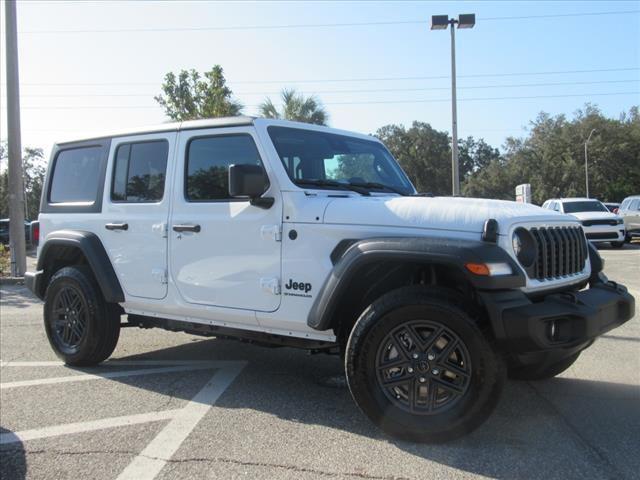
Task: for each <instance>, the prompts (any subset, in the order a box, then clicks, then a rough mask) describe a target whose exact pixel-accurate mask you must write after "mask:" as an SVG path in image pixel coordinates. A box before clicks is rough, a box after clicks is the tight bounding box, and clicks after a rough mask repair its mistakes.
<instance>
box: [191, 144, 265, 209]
mask: <svg viewBox="0 0 640 480" xmlns="http://www.w3.org/2000/svg"><path fill="white" fill-rule="evenodd" d="M229 165H259V166H262V162H261V161H260V155H259V154H258V149H257V148H256V144H255V143H254V141H253V138H251V136H250V135H242V134H241V135H221V136H216V137H202V138H195V139H193V140H191V141H190V142H189V146H188V147H187V161H186V185H185V197H186V199H187V200H188V201H191V202H207V201H216V200H226V199H229V198H230V196H229V178H228V175H229Z"/></svg>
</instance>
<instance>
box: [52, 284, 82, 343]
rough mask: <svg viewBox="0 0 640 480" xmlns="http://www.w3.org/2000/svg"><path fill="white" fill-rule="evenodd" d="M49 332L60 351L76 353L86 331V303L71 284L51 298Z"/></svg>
mask: <svg viewBox="0 0 640 480" xmlns="http://www.w3.org/2000/svg"><path fill="white" fill-rule="evenodd" d="M53 305H54V306H53V316H52V318H51V322H52V325H51V332H52V334H53V339H54V341H55V342H56V344H57V345H58V348H59V349H60V351H62V352H64V353H67V354H73V353H76V352H77V350H78V347H79V346H80V343H81V342H82V338H83V336H84V335H85V332H86V325H87V311H88V310H87V304H86V302H85V300H84V298H83V296H82V293H81V292H80V291H78V289H77V288H76V287H75V286H73V285H66V286H64V287H63V288H61V289H60V290H58V292H56V295H55V297H54V299H53Z"/></svg>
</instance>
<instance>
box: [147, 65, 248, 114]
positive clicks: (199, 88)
mask: <svg viewBox="0 0 640 480" xmlns="http://www.w3.org/2000/svg"><path fill="white" fill-rule="evenodd" d="M162 92H163V93H162V94H160V95H158V96H156V97H154V100H155V101H156V102H158V103H159V104H160V105H161V106H162V107H163V108H164V110H165V114H166V115H167V116H168V117H169V118H170V119H172V120H176V121H182V120H197V119H201V118H215V117H232V116H235V115H240V114H241V113H242V109H243V106H242V104H241V103H240V102H239V101H237V100H235V99H233V97H232V93H233V92H232V91H231V89H230V88H229V87H227V85H226V80H225V78H224V72H223V70H222V67H221V66H220V65H215V66H214V67H213V68H212V69H211V70H210V71H208V72H205V73H204V75H203V77H201V76H200V74H199V73H198V72H197V71H195V70H193V69H191V70H189V71H187V70H182V71H180V73H179V74H178V76H177V78H176V75H175V74H174V73H173V72H169V73H167V74H166V75H165V77H164V83H163V84H162Z"/></svg>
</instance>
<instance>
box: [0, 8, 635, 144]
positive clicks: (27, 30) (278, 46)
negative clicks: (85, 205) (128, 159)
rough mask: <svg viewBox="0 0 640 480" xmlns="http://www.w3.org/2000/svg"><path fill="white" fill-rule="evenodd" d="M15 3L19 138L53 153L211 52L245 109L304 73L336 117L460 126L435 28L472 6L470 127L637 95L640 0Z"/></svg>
mask: <svg viewBox="0 0 640 480" xmlns="http://www.w3.org/2000/svg"><path fill="white" fill-rule="evenodd" d="M0 3H2V5H1V6H2V14H1V15H2V19H1V26H0V32H1V35H2V42H1V43H2V48H1V49H0V54H1V56H2V59H1V64H0V71H1V73H2V74H1V75H0V82H1V83H0V90H1V92H0V93H1V95H0V113H1V116H0V124H1V125H0V139H2V140H4V139H6V136H7V133H6V84H5V75H4V73H5V65H6V64H5V62H6V60H5V45H4V38H5V19H4V9H5V5H4V2H0ZM17 11H18V32H19V33H18V44H19V62H20V83H21V87H20V88H21V92H20V93H21V107H22V113H21V115H22V144H23V147H24V146H29V147H42V148H44V149H45V152H48V151H49V150H50V147H51V145H52V144H53V143H54V142H55V141H56V140H59V139H69V138H73V137H74V136H77V137H81V136H84V135H86V134H93V133H96V132H101V131H112V130H121V129H127V128H129V127H136V126H141V125H152V124H157V123H162V122H165V121H167V119H166V117H165V116H164V114H163V110H162V108H160V107H159V106H158V105H157V103H156V102H155V101H154V100H153V97H154V95H157V94H159V93H160V86H161V84H162V80H163V77H164V75H165V74H166V73H167V72H169V71H178V70H180V69H191V68H194V69H196V70H198V71H201V72H202V71H205V70H208V69H210V68H211V67H212V66H213V65H215V64H220V65H221V66H222V67H223V68H224V72H225V75H226V78H227V81H228V85H229V86H230V88H231V89H232V90H233V92H234V96H235V97H236V98H237V99H239V100H240V101H241V102H242V103H243V104H244V105H245V106H246V107H245V110H244V112H245V113H246V114H250V115H255V114H257V105H258V104H259V103H260V102H261V101H262V100H264V98H265V97H266V96H271V97H272V98H274V100H276V99H277V97H278V92H279V91H280V90H281V89H282V88H284V87H287V88H292V87H293V88H297V89H298V90H299V91H301V92H304V93H305V94H314V95H316V96H317V97H318V98H319V99H320V100H321V101H322V102H323V103H324V104H325V106H326V109H327V110H328V113H329V124H330V126H333V127H337V128H342V129H346V130H353V131H357V132H362V133H374V132H375V131H376V130H377V129H378V128H380V127H382V126H383V125H387V124H392V123H394V124H404V125H407V126H408V125H410V124H411V123H412V122H413V121H415V120H418V121H422V122H427V123H430V124H431V125H432V126H433V127H434V128H436V129H439V130H446V131H449V132H450V131H451V103H450V98H451V90H450V88H451V78H450V74H451V64H450V33H449V32H448V31H432V30H430V28H429V27H430V18H431V15H436V14H448V15H450V16H457V15H458V14H461V13H475V14H476V25H475V27H474V28H473V29H465V30H456V57H457V72H458V129H459V136H460V137H466V136H469V135H472V136H474V137H476V138H484V139H485V140H486V141H487V142H489V143H490V144H492V145H494V146H496V147H500V146H501V145H502V144H503V143H504V140H505V139H506V138H507V137H509V136H524V135H526V133H527V127H528V125H529V122H530V121H531V120H533V119H534V118H535V117H536V116H537V114H538V113H539V112H540V111H545V112H548V113H550V114H553V115H556V114H566V115H567V116H569V117H571V116H572V115H573V113H574V112H575V111H576V110H577V109H579V108H582V107H583V106H584V105H585V103H587V102H589V103H592V104H595V105H597V106H599V108H600V109H601V110H602V111H603V113H604V114H605V115H608V116H611V117H618V116H619V115H620V113H621V112H623V111H626V110H628V109H629V108H630V107H631V106H633V105H640V1H627V2H616V1H604V2H598V1H581V2H578V1H567V2H562V1H552V2H540V1H536V2H524V1H523V2H507V1H498V2H397V1H395V2H389V1H387V2H364V1H361V2H337V1H326V2H268V1H261V2H228V3H227V2H206V1H193V2H188V1H182V2H177V1H165V2H158V1H128V2H118V1H108V2H95V1H85V2H71V1H48V2H42V1H20V2H18V5H17ZM505 17H506V18H505ZM527 17H528V18H527ZM336 24H338V25H336ZM363 24H365V25H363Z"/></svg>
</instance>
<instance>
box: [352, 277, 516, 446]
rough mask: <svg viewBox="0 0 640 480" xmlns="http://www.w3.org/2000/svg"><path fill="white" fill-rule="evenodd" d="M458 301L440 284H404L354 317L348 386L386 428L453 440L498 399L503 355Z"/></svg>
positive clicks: (414, 437) (411, 436) (409, 436)
mask: <svg viewBox="0 0 640 480" xmlns="http://www.w3.org/2000/svg"><path fill="white" fill-rule="evenodd" d="M461 304H463V302H460V301H456V298H455V297H453V296H451V295H446V294H444V295H443V292H442V291H441V290H435V291H434V290H429V289H426V288H422V287H408V288H403V289H399V290H396V291H393V292H390V293H388V294H386V295H384V296H383V297H381V298H380V299H378V300H377V301H375V302H374V303H373V304H372V305H370V306H369V307H368V308H367V309H366V310H365V311H364V312H363V314H362V315H361V316H360V318H359V319H358V321H357V322H356V325H355V326H354V329H353V331H352V332H351V335H350V337H349V340H348V343H347V348H346V359H345V363H346V374H347V382H348V384H349V389H350V390H351V394H352V396H353V398H354V399H355V401H356V403H357V404H358V406H359V407H360V409H361V410H362V411H363V412H364V413H365V414H366V415H367V416H368V417H369V418H370V419H371V420H372V421H373V422H374V423H375V424H376V425H378V426H379V427H380V428H381V429H383V430H384V431H385V432H387V433H389V434H390V435H393V436H395V437H398V438H402V439H406V440H410V441H418V442H441V441H446V440H450V439H453V438H456V437H459V436H462V435H464V434H466V433H468V432H470V431H472V430H473V429H475V428H476V427H478V426H479V425H480V424H481V423H482V422H483V421H484V420H485V419H486V418H487V417H488V416H489V414H490V413H491V412H492V410H493V409H494V407H495V406H496V404H497V402H498V399H499V397H500V393H501V391H502V387H503V384H504V377H505V375H504V368H503V365H502V361H501V359H500V358H499V357H498V356H497V355H496V354H495V353H494V351H493V349H492V348H491V346H490V344H489V341H488V340H487V339H486V337H485V336H484V334H483V332H482V331H481V330H480V329H479V328H478V326H477V324H476V323H475V321H474V320H473V319H472V318H471V316H470V315H469V314H468V313H467V312H466V311H465V310H463V309H461V308H460V307H459V306H458V305H461Z"/></svg>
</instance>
